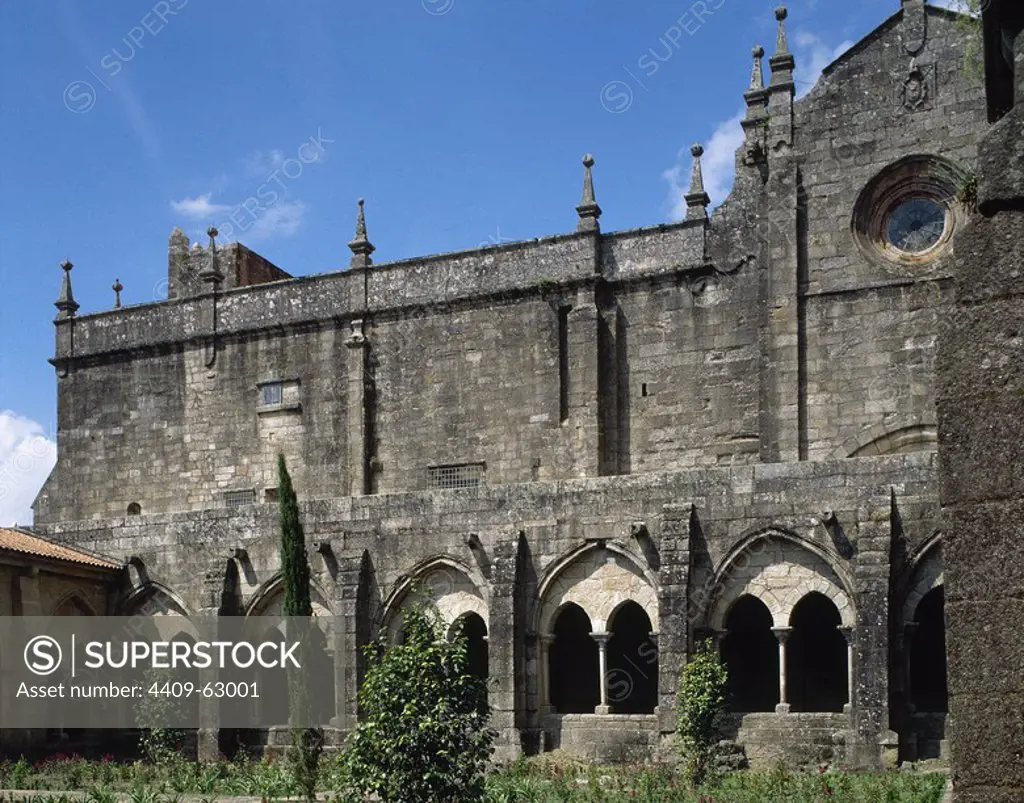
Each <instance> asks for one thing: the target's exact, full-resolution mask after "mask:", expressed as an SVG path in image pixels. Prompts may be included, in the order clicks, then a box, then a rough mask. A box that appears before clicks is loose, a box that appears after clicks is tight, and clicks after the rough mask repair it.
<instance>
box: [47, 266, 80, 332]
mask: <svg viewBox="0 0 1024 803" xmlns="http://www.w3.org/2000/svg"><path fill="white" fill-rule="evenodd" d="M73 267H74V265H72V264H71V260H69V259H64V261H62V262H61V263H60V268H61V270H63V271H64V278H63V279H61V283H60V295H59V296H57V300H56V301H54V302H53V306H55V307H56V308H57V317H58V318H74V317H75V313H76V312H78V302H77V301H75V296H74V293H72V292H71V269H72V268H73Z"/></svg>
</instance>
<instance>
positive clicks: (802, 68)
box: [793, 31, 854, 98]
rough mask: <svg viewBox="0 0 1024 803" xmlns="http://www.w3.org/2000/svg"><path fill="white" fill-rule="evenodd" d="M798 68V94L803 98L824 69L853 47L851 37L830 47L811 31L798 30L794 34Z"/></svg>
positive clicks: (795, 77)
mask: <svg viewBox="0 0 1024 803" xmlns="http://www.w3.org/2000/svg"><path fill="white" fill-rule="evenodd" d="M793 42H794V45H795V47H794V55H795V57H796V70H795V71H794V72H793V80H794V82H795V83H796V96H797V98H802V97H803V96H804V95H806V94H807V93H808V92H810V91H811V90H812V89H813V88H814V85H815V84H816V83H817V82H818V79H819V78H820V77H821V73H822V70H824V69H825V68H826V67H827V66H828V65H829V64H831V63H832V62H833V61H835V60H836V59H837V58H839V57H840V56H841V55H843V53H845V52H846V51H847V50H849V49H850V48H851V47H853V45H854V43H853V42H852V41H850V40H849V39H848V40H846V41H845V42H842V43H840V44H839V45H837V46H836V47H829V46H828V45H827V44H825V41H824V40H823V39H822V38H821V37H820V36H818V35H817V34H815V33H811V32H810V31H797V32H796V33H795V34H794V35H793Z"/></svg>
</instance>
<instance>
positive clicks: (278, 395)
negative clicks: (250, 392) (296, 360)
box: [260, 382, 284, 407]
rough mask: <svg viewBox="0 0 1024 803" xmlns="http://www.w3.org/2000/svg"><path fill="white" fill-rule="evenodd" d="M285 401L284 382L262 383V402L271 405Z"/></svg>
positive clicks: (265, 405)
mask: <svg viewBox="0 0 1024 803" xmlns="http://www.w3.org/2000/svg"><path fill="white" fill-rule="evenodd" d="M283 401H284V382H267V383H266V384H265V385H260V404H262V405H263V406H264V407H269V406H271V405H274V404H281V403H282V402H283Z"/></svg>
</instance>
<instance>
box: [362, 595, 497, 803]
mask: <svg viewBox="0 0 1024 803" xmlns="http://www.w3.org/2000/svg"><path fill="white" fill-rule="evenodd" d="M404 626H405V640H404V642H403V643H402V644H397V645H393V646H388V645H387V644H386V642H385V641H384V639H383V637H382V638H381V639H380V640H379V641H377V642H376V643H374V644H372V645H370V646H369V648H368V653H369V658H370V669H369V671H368V673H367V676H366V680H365V682H364V683H363V685H362V688H361V689H360V690H359V703H360V708H361V711H362V718H361V721H360V723H359V725H358V726H357V727H356V729H355V731H353V732H352V734H351V736H350V737H349V741H348V743H347V744H346V747H345V764H346V771H347V775H348V779H349V782H350V783H351V785H352V787H353V788H354V789H356V790H360V791H363V792H375V793H376V794H377V795H379V797H380V799H381V800H382V801H385V803H391V802H392V801H402V803H420V802H421V801H422V802H423V803H427V802H429V803H442V802H443V801H459V802H460V803H472V802H473V801H481V800H483V795H484V771H485V768H486V764H487V759H488V757H489V756H490V754H491V746H492V744H493V742H494V738H495V736H496V735H497V734H496V733H495V732H494V731H493V730H491V729H490V728H488V726H487V723H488V720H489V719H490V708H489V706H488V705H487V704H486V696H485V690H486V681H484V680H483V679H481V678H478V677H475V676H473V675H471V674H470V673H469V657H468V654H467V650H466V639H465V637H464V636H463V635H461V634H460V635H459V636H457V637H456V638H455V639H454V640H453V641H448V640H446V639H445V638H444V629H443V625H442V623H441V622H440V620H439V618H438V617H437V615H436V614H432V613H429V612H428V611H426V610H424V609H423V608H422V607H418V606H417V607H413V608H412V609H411V610H409V611H408V612H407V613H406V614H405V618H404ZM482 700H483V701H484V702H483V703H481V701H482Z"/></svg>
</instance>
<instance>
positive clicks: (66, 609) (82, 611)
mask: <svg viewBox="0 0 1024 803" xmlns="http://www.w3.org/2000/svg"><path fill="white" fill-rule="evenodd" d="M50 616H96V609H95V608H94V607H93V606H92V605H91V604H90V603H89V602H88V600H86V599H85V597H83V596H82V595H81V594H79V593H78V592H77V591H72V592H71V593H69V594H65V595H64V596H63V597H62V598H61V599H60V601H59V602H58V603H57V604H56V605H54V606H53V611H52V612H51V613H50Z"/></svg>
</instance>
